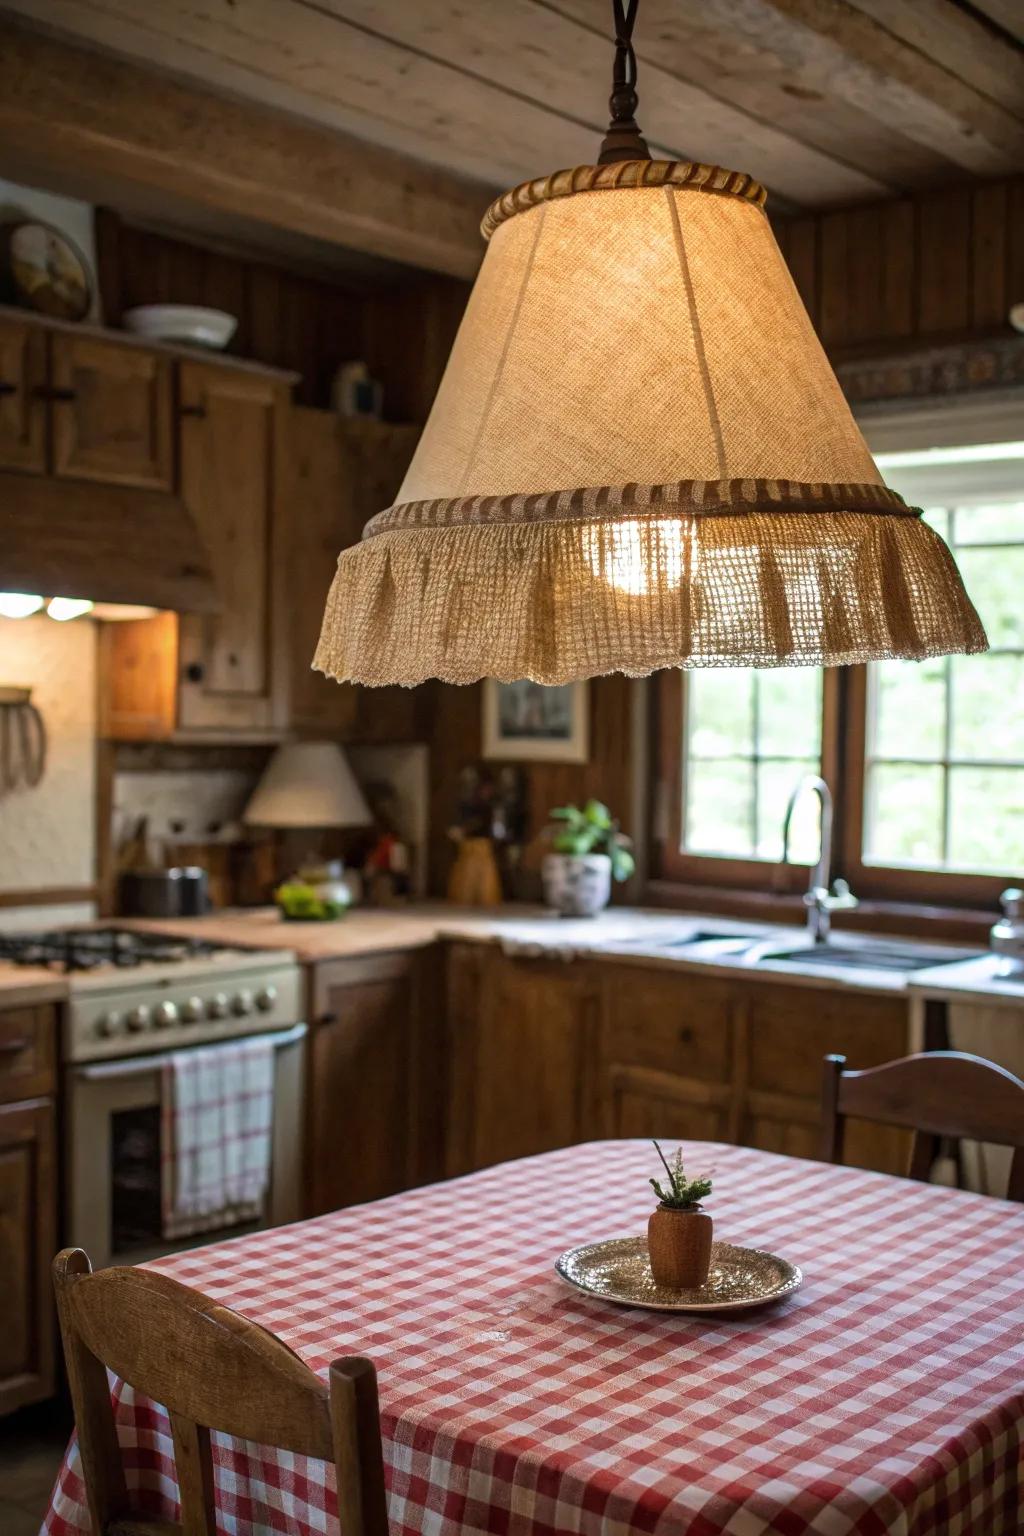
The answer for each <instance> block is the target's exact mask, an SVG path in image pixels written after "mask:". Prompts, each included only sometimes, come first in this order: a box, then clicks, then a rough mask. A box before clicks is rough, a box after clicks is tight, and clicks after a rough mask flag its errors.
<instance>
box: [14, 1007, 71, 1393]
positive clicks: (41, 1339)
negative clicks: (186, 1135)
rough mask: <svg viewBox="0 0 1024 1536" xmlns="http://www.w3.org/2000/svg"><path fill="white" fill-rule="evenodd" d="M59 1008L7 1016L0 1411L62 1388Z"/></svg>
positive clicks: (28, 1009) (18, 1011) (27, 1009)
mask: <svg viewBox="0 0 1024 1536" xmlns="http://www.w3.org/2000/svg"><path fill="white" fill-rule="evenodd" d="M56 1029H57V1019H56V1010H55V1009H54V1008H53V1007H52V1006H45V1007H31V1006H30V1007H19V1008H9V1009H5V1010H3V1011H0V1317H2V1318H3V1329H2V1331H0V1413H7V1412H9V1411H10V1410H11V1409H14V1408H19V1407H21V1406H22V1405H23V1404H25V1403H31V1402H37V1401H40V1400H41V1399H43V1398H46V1397H49V1396H50V1395H51V1394H52V1393H53V1391H54V1389H55V1381H56V1377H55V1341H56V1318H55V1313H54V1307H53V1295H52V1290H51V1285H50V1263H51V1261H52V1259H53V1255H54V1253H55V1252H56V1248H57V1148H56V1121H55V1113H54V1099H53V1094H54V1091H55V1087H56V1080H55V1069H54V1060H55V1051H56Z"/></svg>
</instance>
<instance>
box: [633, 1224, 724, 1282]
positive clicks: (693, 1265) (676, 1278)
mask: <svg viewBox="0 0 1024 1536" xmlns="http://www.w3.org/2000/svg"><path fill="white" fill-rule="evenodd" d="M713 1230H714V1223H713V1221H712V1220H711V1217H710V1216H709V1215H708V1213H707V1211H704V1210H702V1209H701V1207H700V1206H699V1205H691V1206H688V1207H687V1208H686V1209H678V1210H673V1209H671V1208H670V1207H669V1206H667V1205H659V1206H658V1208H657V1210H656V1211H652V1212H651V1218H650V1220H649V1221H648V1223H647V1248H648V1252H649V1253H650V1256H651V1274H652V1275H653V1276H654V1283H655V1285H664V1286H667V1287H668V1288H669V1289H670V1290H674V1291H682V1290H690V1289H691V1288H693V1287H696V1286H700V1285H703V1284H704V1282H705V1281H706V1280H707V1278H708V1270H709V1268H710V1267H711V1236H712V1232H713Z"/></svg>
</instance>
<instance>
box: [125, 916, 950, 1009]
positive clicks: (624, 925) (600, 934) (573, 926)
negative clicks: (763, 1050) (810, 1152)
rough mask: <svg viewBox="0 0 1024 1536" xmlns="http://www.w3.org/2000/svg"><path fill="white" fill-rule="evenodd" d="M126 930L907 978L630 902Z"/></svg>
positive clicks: (778, 973)
mask: <svg viewBox="0 0 1024 1536" xmlns="http://www.w3.org/2000/svg"><path fill="white" fill-rule="evenodd" d="M129 926H135V927H143V928H150V929H153V930H158V931H163V932H165V933H180V934H182V935H183V936H186V937H195V938H210V939H215V940H218V941H219V942H221V943H226V944H238V945H259V946H263V947H267V948H286V949H289V950H292V951H293V952H294V953H295V954H296V955H297V956H298V957H299V959H300V960H303V961H308V962H315V961H321V960H334V959H338V960H340V959H347V958H354V957H357V956H360V955H371V954H380V953H384V952H385V951H394V950H404V949H421V948H425V947H427V946H428V945H430V944H433V943H435V942H437V941H438V940H445V939H447V940H462V941H465V942H469V943H496V944H500V945H501V946H502V948H503V949H504V950H505V951H506V953H508V954H514V955H522V956H526V957H535V958H550V959H552V960H559V959H561V960H566V961H568V960H572V959H574V958H576V957H582V956H586V957H587V958H590V959H597V960H615V961H616V962H619V963H631V964H637V965H644V966H648V967H649V966H652V965H656V966H659V967H663V968H666V969H671V970H677V971H691V972H699V973H700V974H702V975H717V976H724V977H735V976H736V975H737V973H739V974H744V975H746V976H748V977H751V976H757V977H758V978H759V979H763V980H764V981H765V982H768V983H781V984H786V985H793V986H807V987H818V988H822V987H827V988H829V989H830V990H837V989H838V990H842V991H852V992H861V993H863V992H872V993H887V994H890V995H891V994H892V993H905V992H906V991H907V984H908V976H909V974H910V973H909V972H906V971H891V970H884V969H873V968H872V969H858V970H852V969H849V968H847V967H842V966H838V965H837V966H823V965H821V964H819V963H816V964H813V965H804V966H801V964H800V962H799V960H792V961H786V962H773V961H762V960H755V958H754V957H753V956H752V955H746V956H745V955H732V954H727V953H722V952H718V953H715V954H714V955H712V954H711V953H709V952H708V951H705V953H704V954H703V955H697V954H694V953H693V951H691V950H684V949H683V948H682V945H683V944H684V943H685V942H686V940H687V939H688V938H689V936H690V935H692V934H693V933H695V932H697V931H701V930H703V931H708V930H710V931H713V932H714V933H716V934H723V935H730V936H735V937H737V938H749V939H751V940H755V939H756V940H757V941H758V948H759V949H768V948H795V947H797V946H799V945H800V944H801V943H802V942H803V940H804V932H805V931H804V930H803V929H802V928H797V927H792V926H791V927H774V928H769V929H766V928H764V927H758V926H755V925H752V924H750V923H742V922H737V921H731V920H730V919H728V918H717V917H708V916H707V915H706V914H701V913H693V912H689V913H688V912H666V911H664V910H662V909H659V910H644V909H642V908H631V907H611V908H609V909H608V910H607V911H605V912H603V913H601V914H600V916H599V917H596V918H576V919H573V918H560V917H558V916H557V915H555V914H554V913H552V912H548V911H546V910H545V909H544V908H543V907H530V906H511V905H510V906H502V907H495V908H490V909H482V908H479V907H476V908H473V907H457V906H453V905H451V904H449V903H445V902H423V903H417V904H415V905H412V906H409V907H395V908H387V909H369V908H363V909H357V910H355V911H353V912H350V913H348V914H347V915H346V916H345V917H343V918H341V919H339V920H338V921H337V922H328V923H303V922H285V921H284V920H283V919H282V918H281V917H280V915H279V914H278V912H277V909H276V908H274V907H260V908H255V909H244V910H242V909H239V910H234V911H226V912H220V913H213V914H211V915H209V916H207V917H202V918H182V919H175V920H166V919H152V920H145V921H143V920H135V921H134V922H133V923H131V924H130V925H129ZM872 942H878V941H877V940H873V939H872V938H871V936H869V935H863V934H853V933H844V934H843V935H842V943H843V945H844V946H849V947H851V948H858V947H860V946H861V945H863V944H864V943H872ZM882 942H895V943H899V942H900V941H898V940H896V941H894V940H888V941H882ZM915 947H921V948H926V949H930V950H931V951H932V952H933V953H934V955H935V959H936V965H938V964H939V963H940V959H941V956H942V954H943V946H942V945H921V946H915ZM954 952H956V951H954ZM960 952H961V953H962V951H960ZM928 974H933V971H932V970H930V971H929V973H928Z"/></svg>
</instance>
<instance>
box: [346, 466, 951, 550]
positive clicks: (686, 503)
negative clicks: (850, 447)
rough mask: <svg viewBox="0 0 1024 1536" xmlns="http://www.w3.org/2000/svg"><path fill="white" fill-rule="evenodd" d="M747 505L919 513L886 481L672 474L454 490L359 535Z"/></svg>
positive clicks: (711, 511) (730, 510) (729, 510)
mask: <svg viewBox="0 0 1024 1536" xmlns="http://www.w3.org/2000/svg"><path fill="white" fill-rule="evenodd" d="M750 512H870V513H875V514H878V513H882V514H887V515H892V516H896V517H920V515H921V513H920V511H919V509H918V508H916V507H908V506H907V504H906V502H905V501H904V500H903V497H902V496H899V495H897V493H896V492H895V491H890V490H889V488H888V486H885V485H856V484H846V483H825V484H817V485H815V484H811V483H807V482H804V481H799V480H673V481H671V482H670V483H668V484H667V485H635V484H629V485H620V486H608V485H604V486H588V487H584V488H582V489H578V490H572V491H547V492H544V493H540V494H537V495H535V496H460V497H455V498H452V499H449V500H439V501H406V502H400V503H398V504H397V505H396V506H393V507H388V508H387V509H386V510H385V511H383V512H378V513H377V516H376V517H373V518H371V519H370V521H369V522H368V523H367V524H366V527H365V528H364V529H363V538H364V539H372V538H373V537H374V536H375V535H376V534H379V533H388V532H392V531H394V530H395V529H400V528H460V527H487V526H491V525H497V524H500V523H524V524H525V523H561V522H580V521H587V520H602V521H613V520H614V519H615V517H616V515H617V514H620V513H621V514H622V516H623V517H624V518H625V517H632V518H635V517H636V515H637V514H638V513H641V514H645V513H646V514H650V515H652V516H655V517H657V516H663V515H664V514H666V513H668V514H676V515H677V514H682V515H684V516H694V517H734V516H737V515H742V514H745V513H750Z"/></svg>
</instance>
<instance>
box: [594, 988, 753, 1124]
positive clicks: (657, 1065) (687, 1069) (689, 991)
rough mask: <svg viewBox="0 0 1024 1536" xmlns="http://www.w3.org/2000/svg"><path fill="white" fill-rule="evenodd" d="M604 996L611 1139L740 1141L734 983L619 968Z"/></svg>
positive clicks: (605, 1094)
mask: <svg viewBox="0 0 1024 1536" xmlns="http://www.w3.org/2000/svg"><path fill="white" fill-rule="evenodd" d="M603 997H604V1009H603V1019H602V1043H601V1053H600V1054H601V1062H602V1068H603V1072H602V1079H601V1083H602V1087H601V1101H602V1110H603V1124H604V1129H605V1134H606V1135H609V1136H658V1137H661V1136H669V1137H672V1138H677V1139H679V1138H686V1139H690V1140H696V1141H733V1140H735V1131H736V1104H735V1101H736V1086H735V1076H736V1072H735V1066H736V1063H735V1048H734V1045H735V1029H734V1018H735V1014H736V1009H737V993H736V989H735V988H734V987H733V986H732V984H731V983H730V982H727V981H720V980H718V979H716V978H714V977H709V978H706V979H705V978H703V977H694V976H693V975H692V974H689V975H685V976H684V975H681V974H677V975H673V974H671V973H669V972H666V971H662V970H656V969H654V968H652V969H650V970H644V969H643V968H641V967H639V966H638V967H615V968H608V972H607V975H606V976H605V978H604V989H603Z"/></svg>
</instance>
